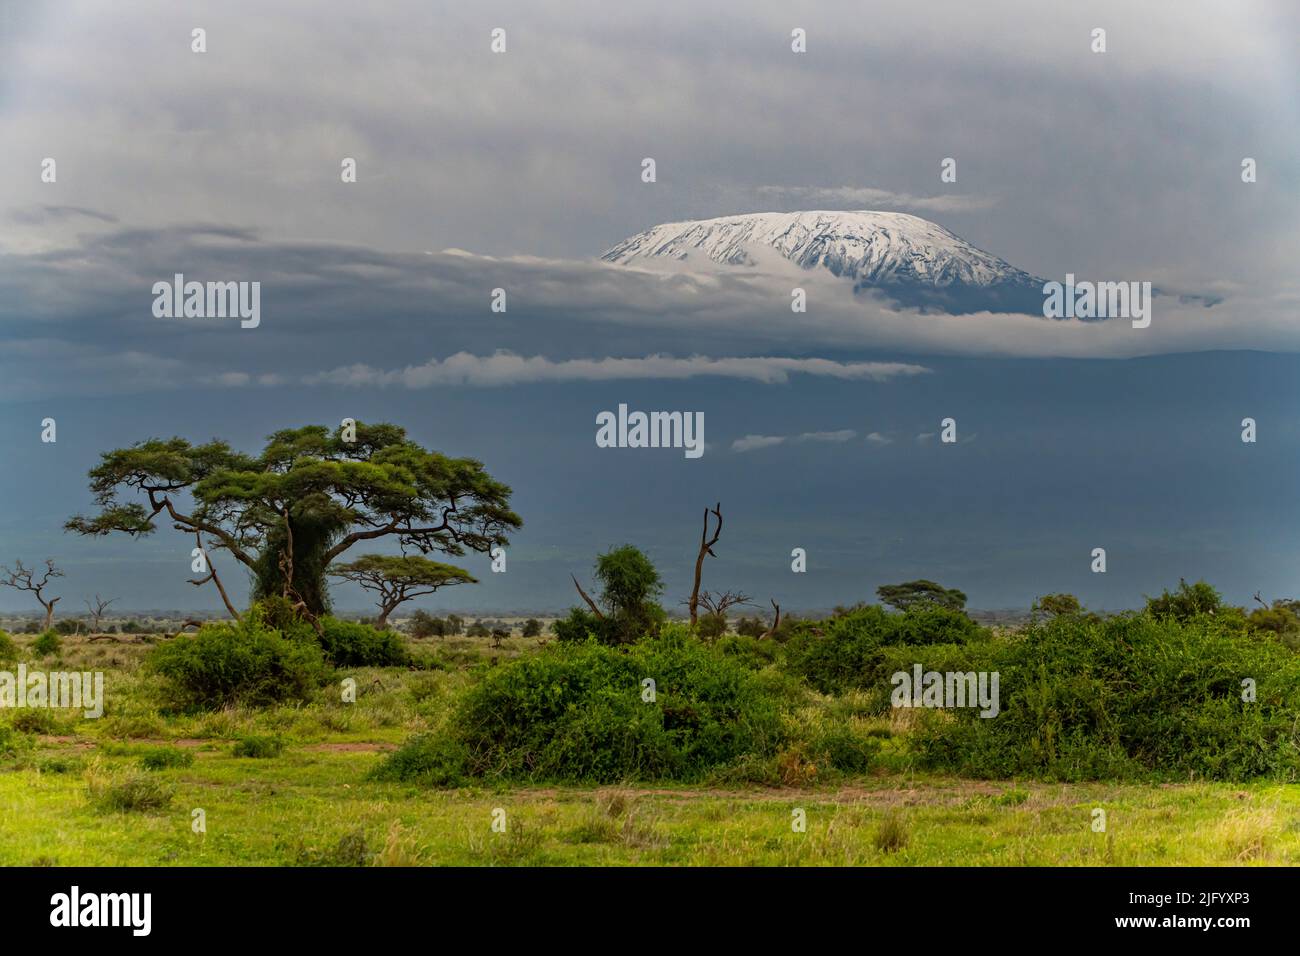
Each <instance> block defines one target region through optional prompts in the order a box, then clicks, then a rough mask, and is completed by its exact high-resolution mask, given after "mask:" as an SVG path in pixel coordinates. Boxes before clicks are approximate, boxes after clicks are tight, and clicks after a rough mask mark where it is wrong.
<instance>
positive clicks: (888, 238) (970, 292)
mask: <svg viewBox="0 0 1300 956" xmlns="http://www.w3.org/2000/svg"><path fill="white" fill-rule="evenodd" d="M771 251H774V252H775V253H776V254H779V255H780V256H782V257H784V258H785V259H787V260H789V261H790V262H792V263H794V264H795V265H797V266H799V267H800V268H803V269H814V268H818V267H820V268H823V269H826V270H827V271H829V272H830V273H832V274H833V275H836V276H841V277H844V278H846V279H852V280H853V281H854V290H855V291H862V290H865V289H878V290H880V291H881V292H882V293H884V294H885V295H886V296H887V297H888V298H890V299H892V300H894V301H896V302H897V303H899V304H900V305H904V306H912V307H920V308H922V309H927V310H928V309H935V310H939V311H944V312H953V313H960V312H977V311H986V310H987V311H1018V312H1019V311H1024V312H1033V313H1041V311H1042V304H1043V292H1042V286H1043V280H1041V279H1038V278H1036V277H1034V276H1032V275H1030V274H1029V273H1027V272H1024V271H1022V270H1020V269H1017V268H1015V267H1014V266H1012V265H1010V264H1009V263H1007V262H1005V261H1003V260H1002V259H999V258H998V257H997V256H994V255H991V254H990V253H987V252H984V251H983V250H982V249H978V248H976V247H975V246H973V245H971V244H970V243H969V242H967V241H966V240H965V239H962V238H961V237H959V236H956V235H954V234H953V233H951V232H949V231H948V230H947V229H945V228H943V226H940V225H938V224H937V223H933V222H930V221H929V220H926V219H921V218H919V217H917V216H909V215H907V214H906V213H899V212H874V211H867V210H863V211H856V212H831V211H811V212H765V213H752V214H748V215H743V216H723V217H721V218H718V219H701V220H695V221H691V222H672V223H664V224H663V225H660V226H655V227H654V228H653V229H648V230H646V231H645V232H642V233H638V234H637V235H635V236H632V237H631V238H629V239H625V240H623V241H622V242H620V243H619V244H618V245H616V246H614V247H613V248H612V249H610V250H609V251H608V252H606V253H605V254H604V255H603V256H601V259H603V260H604V261H606V262H613V263H618V264H621V265H646V266H651V265H655V264H662V265H669V264H672V263H674V262H676V263H681V264H682V265H683V266H688V264H689V263H690V262H691V260H697V259H699V258H700V257H704V258H707V259H708V260H711V261H712V262H714V263H718V264H720V265H724V266H751V267H752V266H757V265H759V264H760V262H761V260H762V259H763V258H766V257H767V256H768V255H770V252H771Z"/></svg>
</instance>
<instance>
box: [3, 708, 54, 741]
mask: <svg viewBox="0 0 1300 956" xmlns="http://www.w3.org/2000/svg"><path fill="white" fill-rule="evenodd" d="M12 720H13V726H14V730H17V731H20V732H22V733H24V734H52V733H54V732H55V730H57V729H58V721H56V720H55V719H54V715H53V714H52V713H50V712H49V711H48V710H45V709H44V708H39V707H33V708H23V709H22V710H17V711H15V712H14V715H13V718H12Z"/></svg>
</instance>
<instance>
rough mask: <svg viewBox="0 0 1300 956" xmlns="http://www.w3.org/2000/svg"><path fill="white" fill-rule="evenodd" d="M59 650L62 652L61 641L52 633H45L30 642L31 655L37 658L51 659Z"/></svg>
mask: <svg viewBox="0 0 1300 956" xmlns="http://www.w3.org/2000/svg"><path fill="white" fill-rule="evenodd" d="M61 650H63V641H62V640H60V639H59V635H58V634H57V633H55V632H54V631H46V632H45V633H44V634H42V635H41V636H40V637H38V638H37V639H36V640H34V641H32V653H33V654H35V655H36V656H37V657H53V656H54V655H55V654H58V653H59V651H61Z"/></svg>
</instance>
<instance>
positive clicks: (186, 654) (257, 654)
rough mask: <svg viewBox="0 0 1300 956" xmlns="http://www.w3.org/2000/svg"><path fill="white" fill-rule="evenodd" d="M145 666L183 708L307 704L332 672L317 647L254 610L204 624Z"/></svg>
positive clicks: (157, 650) (161, 646)
mask: <svg viewBox="0 0 1300 956" xmlns="http://www.w3.org/2000/svg"><path fill="white" fill-rule="evenodd" d="M145 666H146V668H147V669H148V670H150V671H152V672H153V673H156V674H158V675H159V676H161V677H162V678H163V681H164V684H165V691H164V692H165V694H166V696H167V698H168V703H169V704H171V705H172V706H174V707H177V708H179V709H182V710H201V709H219V708H222V707H227V706H230V705H234V704H244V705H247V706H252V707H258V706H264V705H267V704H272V703H278V702H280V701H288V700H300V701H306V700H309V699H310V698H311V696H312V694H313V693H314V691H315V689H316V688H317V687H318V686H320V684H321V683H323V682H324V680H325V679H326V677H327V674H328V669H327V668H326V666H325V662H324V658H323V656H322V653H321V649H320V647H319V646H317V645H316V644H315V643H308V642H306V641H299V640H290V639H288V638H286V637H284V635H282V634H281V633H280V632H279V631H276V630H273V629H271V628H270V627H268V626H267V625H266V624H265V623H264V622H263V620H262V617H261V614H260V612H259V610H258V609H257V608H256V607H254V608H252V609H250V610H249V612H248V613H247V614H246V615H245V616H244V619H243V620H242V621H239V622H234V623H230V622H223V623H220V624H205V625H204V626H203V627H202V628H201V629H200V630H199V632H198V633H197V634H193V635H178V636H177V637H175V638H173V639H172V640H170V641H166V642H164V643H162V644H159V645H158V646H157V647H156V648H154V650H153V651H152V652H150V654H149V656H148V658H147V659H146V662H145Z"/></svg>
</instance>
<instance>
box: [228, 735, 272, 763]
mask: <svg viewBox="0 0 1300 956" xmlns="http://www.w3.org/2000/svg"><path fill="white" fill-rule="evenodd" d="M231 752H232V753H233V754H234V755H235V756H236V757H251V758H253V759H255V760H269V759H270V758H272V757H278V756H280V754H282V753H284V741H283V740H281V739H280V738H279V737H266V736H259V735H256V734H249V735H247V736H244V737H240V738H239V739H237V740H236V741H235V746H234V748H233V749H232V751H231Z"/></svg>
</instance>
